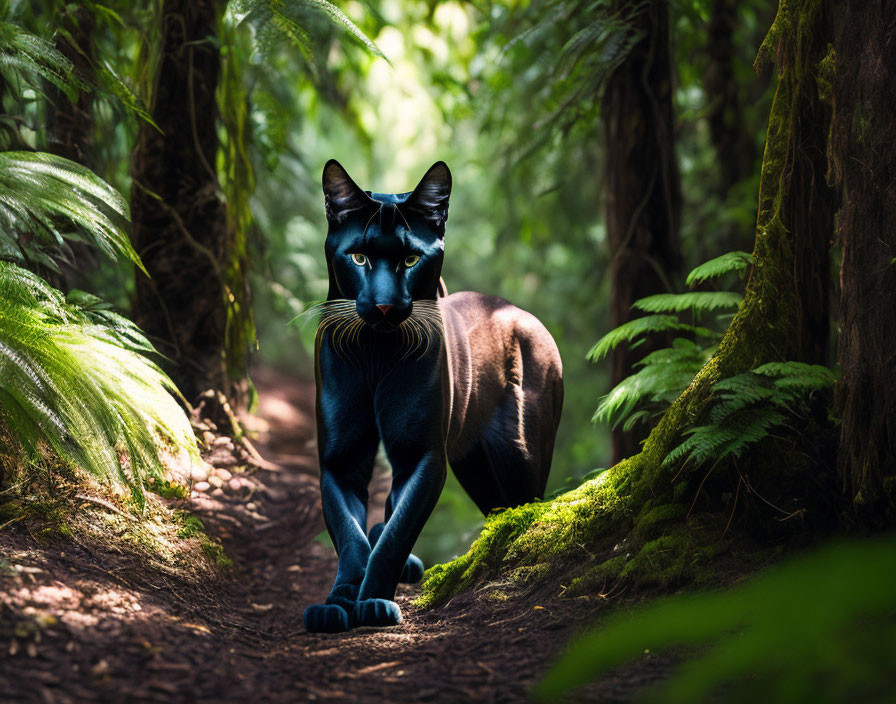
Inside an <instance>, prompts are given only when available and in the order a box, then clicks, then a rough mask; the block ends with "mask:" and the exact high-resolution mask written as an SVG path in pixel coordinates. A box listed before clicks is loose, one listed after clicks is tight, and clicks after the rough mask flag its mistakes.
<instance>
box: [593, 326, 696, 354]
mask: <svg viewBox="0 0 896 704" xmlns="http://www.w3.org/2000/svg"><path fill="white" fill-rule="evenodd" d="M690 329H692V328H691V326H689V325H687V324H686V323H682V322H680V321H679V319H678V318H677V317H676V316H674V315H645V316H642V317H640V318H634V319H632V320H629V321H628V322H627V323H623V324H622V325H620V326H619V327H618V328H613V329H612V330H610V332H608V333H607V334H606V335H604V336H603V337H602V338H600V340H598V341H597V344H596V345H594V347H592V348H591V349H590V350H589V351H588V359H590V360H591V361H592V362H599V361H600V360H601V359H603V358H604V357H606V356H607V355H608V354H609V353H610V352H612V351H613V350H614V349H616V348H617V347H619V345H621V344H622V343H623V342H635V341H638V342H640V341H641V338H642V337H643V336H644V335H646V334H647V333H650V332H662V331H665V330H690Z"/></svg>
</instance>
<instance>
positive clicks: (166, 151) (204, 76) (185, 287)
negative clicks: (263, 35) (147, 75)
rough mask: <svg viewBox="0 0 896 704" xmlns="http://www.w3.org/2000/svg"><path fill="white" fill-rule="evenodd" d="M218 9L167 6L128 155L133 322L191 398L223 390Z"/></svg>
mask: <svg viewBox="0 0 896 704" xmlns="http://www.w3.org/2000/svg"><path fill="white" fill-rule="evenodd" d="M223 10H224V3H223V2H220V1H219V0H189V1H188V0H165V1H164V2H163V3H162V7H161V16H160V19H159V22H160V25H159V46H158V48H157V49H156V51H158V64H157V69H156V72H155V76H154V80H153V86H152V95H151V100H150V113H151V115H152V119H153V120H154V121H155V123H156V125H158V127H159V129H158V130H157V129H156V128H155V127H153V126H151V125H149V124H146V123H142V124H141V125H140V131H139V135H138V142H137V146H136V148H135V151H134V155H133V164H132V173H133V177H134V185H133V189H132V193H131V210H132V217H133V224H134V244H135V248H136V249H137V252H138V253H139V254H140V257H141V258H142V259H143V263H144V264H145V266H146V269H147V270H148V272H149V274H150V276H151V278H150V279H147V278H146V277H144V276H142V275H141V274H139V273H138V274H137V282H136V297H135V302H134V317H135V319H136V322H137V323H138V324H139V325H140V326H141V327H142V328H143V329H144V330H145V331H146V332H147V333H148V334H149V335H150V337H151V339H152V340H153V341H154V342H155V343H156V345H157V346H158V348H159V350H160V351H161V352H162V353H163V354H165V355H166V356H167V357H168V358H169V359H170V360H171V361H172V365H171V366H170V373H171V376H172V378H173V379H174V380H175V382H176V383H177V385H178V387H179V388H180V390H181V391H182V392H183V394H184V396H185V397H186V398H187V399H188V400H189V401H195V400H196V398H197V396H198V395H199V394H200V393H201V392H202V391H204V390H206V389H217V390H223V391H225V392H226V393H229V392H230V388H229V387H230V384H229V381H230V376H231V374H230V373H229V372H233V371H234V370H229V369H228V355H227V347H228V340H227V335H228V317H229V314H230V308H229V306H230V303H229V301H230V300H232V295H231V291H230V287H229V286H228V282H227V276H226V265H227V262H228V260H229V257H230V256H231V252H230V241H231V237H230V232H229V223H228V217H227V207H226V204H225V201H224V198H223V196H222V193H221V187H220V184H219V181H218V175H217V172H216V168H215V165H216V163H217V154H218V132H217V129H218V106H217V102H216V96H215V91H216V88H217V86H218V80H219V76H220V72H221V57H220V53H219V50H218V46H217V43H216V41H215V37H216V34H217V25H218V21H219V18H220V16H221V13H222V12H223Z"/></svg>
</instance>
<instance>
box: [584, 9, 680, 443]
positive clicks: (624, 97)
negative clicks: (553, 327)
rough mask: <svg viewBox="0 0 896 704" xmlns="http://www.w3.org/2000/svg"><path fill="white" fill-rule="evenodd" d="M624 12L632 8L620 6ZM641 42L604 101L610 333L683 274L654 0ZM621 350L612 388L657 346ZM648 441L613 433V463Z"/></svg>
mask: <svg viewBox="0 0 896 704" xmlns="http://www.w3.org/2000/svg"><path fill="white" fill-rule="evenodd" d="M616 5H617V9H619V10H623V9H625V6H626V5H628V3H626V2H623V1H620V2H617V3H616ZM631 31H632V32H637V33H639V34H641V35H642V38H641V39H640V40H639V41H638V42H637V43H636V44H635V45H634V46H633V47H632V49H631V50H630V51H629V53H628V54H627V56H626V58H625V60H624V61H623V63H622V64H621V65H620V66H619V68H617V69H616V71H614V72H613V74H612V75H611V76H610V78H609V79H608V81H607V85H606V88H605V90H604V94H603V98H602V101H601V118H602V125H603V133H604V148H605V150H606V156H605V158H604V163H605V182H606V189H607V190H606V224H607V242H608V243H609V245H610V254H611V257H612V263H611V266H610V291H611V293H610V296H611V301H610V327H614V328H615V327H618V326H619V325H621V324H622V323H624V322H626V321H628V320H631V319H632V317H634V315H636V314H637V313H633V312H632V310H631V305H632V303H634V302H635V301H636V300H638V299H639V298H643V297H645V296H650V295H652V294H655V293H665V292H672V291H673V290H674V288H675V284H676V279H677V278H678V276H677V275H678V273H679V270H680V268H681V251H680V245H679V237H678V230H679V223H680V220H681V187H680V183H679V176H678V166H677V163H676V161H675V129H674V114H673V109H672V60H671V55H670V51H669V8H668V4H667V2H666V1H665V0H650V1H649V2H646V3H644V4H643V5H642V7H641V9H640V10H639V11H638V12H637V14H635V15H634V17H633V18H632V19H631ZM669 341H670V340H661V339H657V340H655V341H653V342H651V345H650V346H645V345H642V346H641V347H639V348H637V349H634V350H631V349H629V348H627V347H619V348H617V349H616V350H614V351H613V353H612V354H611V357H610V368H611V372H610V380H611V383H612V384H613V385H616V384H618V383H619V382H620V381H622V379H624V378H625V377H627V376H628V375H630V374H631V373H632V367H633V365H634V364H635V363H636V362H637V361H638V360H639V359H641V358H643V357H644V355H646V354H647V353H648V352H650V351H652V350H653V349H655V348H656V347H657V346H660V347H662V346H664V344H665V343H668V342H669ZM643 439H644V434H643V433H639V432H638V431H629V432H624V431H623V430H622V429H621V428H620V429H616V430H614V431H613V435H612V440H613V458H614V461H618V460H621V459H623V458H624V457H630V456H631V455H633V454H635V453H636V452H637V451H638V448H639V445H640V442H641V440H643Z"/></svg>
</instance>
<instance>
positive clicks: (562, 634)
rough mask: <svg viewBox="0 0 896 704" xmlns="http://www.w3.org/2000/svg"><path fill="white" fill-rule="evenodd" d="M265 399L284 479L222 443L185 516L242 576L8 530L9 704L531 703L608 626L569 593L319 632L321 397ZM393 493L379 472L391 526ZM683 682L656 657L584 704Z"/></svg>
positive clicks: (331, 568) (378, 499)
mask: <svg viewBox="0 0 896 704" xmlns="http://www.w3.org/2000/svg"><path fill="white" fill-rule="evenodd" d="M256 383H257V387H258V390H259V394H260V407H259V418H258V419H257V420H256V421H254V423H255V425H256V426H257V427H256V430H257V435H256V446H257V447H258V449H259V451H260V452H261V454H262V455H263V456H264V457H265V458H266V459H267V460H269V461H270V462H271V463H272V464H271V465H270V466H268V467H267V468H265V469H261V468H256V469H253V470H250V471H238V468H236V467H235V466H234V465H235V464H236V460H235V458H234V456H233V454H232V453H231V452H230V451H229V449H230V448H229V445H228V441H227V440H226V439H223V438H221V439H219V441H217V443H214V444H213V445H214V451H213V452H212V453H211V454H210V456H209V457H208V458H207V459H208V461H209V462H210V466H209V467H208V468H206V469H202V470H200V472H199V474H194V475H193V477H192V480H193V482H192V490H191V492H190V496H189V498H188V499H187V500H185V501H182V502H180V505H182V506H183V507H184V508H185V509H186V510H188V511H189V513H191V514H193V515H196V516H198V517H200V519H201V520H202V521H203V523H204V525H205V527H206V529H207V532H208V533H209V535H211V536H213V537H215V538H217V539H219V540H220V541H221V542H222V544H223V546H224V549H225V550H226V553H227V555H228V556H229V557H230V558H232V559H233V561H234V563H235V565H234V567H233V568H229V569H221V570H220V571H219V572H217V573H213V574H212V575H211V576H209V574H208V571H205V572H202V571H194V572H191V571H190V570H189V568H188V566H187V567H186V568H183V569H172V568H169V567H166V566H165V565H164V564H161V563H157V562H156V561H153V560H151V559H147V558H146V555H145V553H143V552H141V551H139V550H136V549H135V550H131V549H130V548H129V545H130V543H127V542H122V543H121V544H120V545H118V544H116V542H115V541H113V542H111V543H110V542H103V541H94V540H91V539H90V537H89V536H84V535H81V534H78V533H76V532H73V533H72V535H70V536H67V537H64V538H58V539H54V540H50V541H47V540H46V539H43V538H41V537H40V536H35V535H34V532H33V531H32V530H30V529H29V527H28V522H27V521H20V522H11V523H10V524H8V525H3V526H2V528H0V700H2V701H3V702H47V703H53V702H78V701H110V702H111V701H116V702H118V701H121V702H124V701H127V702H142V701H153V702H169V701H190V702H192V701H216V702H217V701H239V702H255V701H275V702H276V701H321V700H323V701H347V702H377V703H378V704H379V703H381V702H383V701H392V702H418V701H419V702H426V701H438V702H516V701H526V700H527V693H528V691H529V690H530V689H531V687H532V685H533V684H534V682H535V681H537V679H538V677H539V676H540V675H541V674H542V673H543V672H544V670H545V668H546V667H547V666H548V664H549V663H550V662H551V660H552V658H553V656H554V655H555V654H556V653H557V652H558V650H559V649H561V648H562V647H563V645H564V644H565V643H566V642H567V641H568V640H569V638H570V637H571V636H573V635H574V634H575V633H576V632H578V631H579V630H581V628H582V627H583V626H584V625H585V624H587V623H590V622H592V621H593V619H594V618H595V617H599V615H600V613H599V612H600V610H601V609H602V608H605V606H604V604H603V603H602V602H601V600H600V599H596V600H588V599H563V598H558V596H557V595H556V591H557V589H556V586H554V587H552V591H550V592H547V593H546V592H544V591H541V592H539V591H537V590H535V591H533V592H530V593H528V594H523V595H517V597H518V598H511V599H506V597H504V598H505V599H506V600H502V599H500V598H496V597H497V594H498V591H497V589H483V590H482V591H481V592H479V593H477V594H465V595H462V596H460V597H457V598H455V599H454V600H453V601H451V602H450V603H449V604H448V605H446V606H444V607H442V608H438V609H433V610H429V611H420V610H418V609H415V608H414V607H413V606H412V605H411V603H410V599H411V598H412V596H413V588H410V587H402V588H401V591H400V593H399V596H398V601H399V603H400V604H401V607H402V610H403V612H404V615H405V621H404V622H403V623H402V624H400V625H399V626H396V627H394V628H390V629H381V630H377V629H360V630H356V631H351V632H349V633H346V634H338V635H313V634H309V633H307V632H306V631H305V629H304V628H303V626H302V612H303V610H304V608H305V606H307V605H308V604H312V603H322V601H323V600H324V598H325V597H326V594H327V591H328V588H329V586H330V582H331V580H332V578H333V576H334V574H335V569H336V557H335V554H334V553H333V550H332V548H330V547H328V546H327V545H326V544H325V542H321V541H318V540H316V538H317V536H319V535H320V534H321V533H322V531H324V525H323V519H322V516H321V511H320V495H319V491H318V481H317V460H316V448H315V444H314V438H315V433H314V412H313V404H314V389H313V384H312V383H310V382H306V381H300V380H296V379H292V378H288V377H284V376H282V375H279V374H277V373H275V372H273V371H271V370H268V369H262V370H259V372H258V374H257V375H256ZM206 474H207V476H206ZM388 484H389V477H388V474H387V473H386V472H385V471H383V470H380V471H378V472H377V473H376V475H375V477H374V480H373V486H372V487H371V497H372V502H373V504H374V508H373V512H372V513H373V514H374V516H375V513H376V512H377V511H378V512H380V513H381V512H382V505H383V502H384V500H385V494H386V491H387V490H388ZM110 506H111V505H110ZM81 510H84V511H99V512H103V511H107V512H111V511H114V507H111V508H110V507H107V506H103V505H102V504H101V503H96V502H86V503H84V504H83V508H82V509H81ZM371 520H374V518H373V517H372V519H371ZM668 668H669V662H668V661H667V660H666V659H664V658H662V657H659V656H655V655H645V656H644V657H643V658H642V659H640V660H639V661H637V662H635V663H632V664H630V665H628V666H626V667H625V668H621V669H619V670H617V671H615V672H614V673H613V674H612V675H611V676H610V677H607V678H605V679H604V680H602V681H600V682H597V683H595V684H594V685H592V686H590V687H589V688H587V689H586V690H583V691H582V692H580V693H579V695H578V697H577V700H581V701H628V700H629V699H631V697H632V696H633V694H634V693H635V692H636V691H637V690H638V689H639V688H641V687H643V686H644V685H647V684H650V683H652V682H655V681H657V680H659V679H661V678H663V677H664V676H665V675H666V673H667V671H668Z"/></svg>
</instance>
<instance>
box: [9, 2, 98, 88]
mask: <svg viewBox="0 0 896 704" xmlns="http://www.w3.org/2000/svg"><path fill="white" fill-rule="evenodd" d="M8 10H9V5H8V3H6V2H4V3H2V4H0V14H2V17H0V70H4V71H10V72H11V73H13V75H15V77H16V78H18V79H21V80H24V81H25V82H26V83H27V84H28V85H30V86H31V87H32V88H34V89H36V90H41V89H42V88H43V86H42V85H41V83H42V81H47V82H49V83H51V84H52V85H54V86H56V87H57V88H59V89H60V90H62V91H64V92H66V93H67V94H68V95H69V96H74V95H77V92H78V91H79V90H83V89H86V88H87V86H86V84H85V83H84V82H83V80H82V79H81V77H79V76H77V75H76V74H75V69H74V65H73V64H72V62H71V61H70V60H69V59H68V58H66V57H65V56H64V55H63V54H62V53H61V52H60V51H59V50H57V49H56V47H54V46H53V44H52V43H51V42H49V41H47V40H46V39H42V38H40V37H37V36H35V35H33V34H31V33H29V32H26V31H25V30H24V29H22V28H21V27H19V26H17V25H16V24H14V23H12V22H8V21H5V20H6V19H7V16H8V14H9V12H8Z"/></svg>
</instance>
